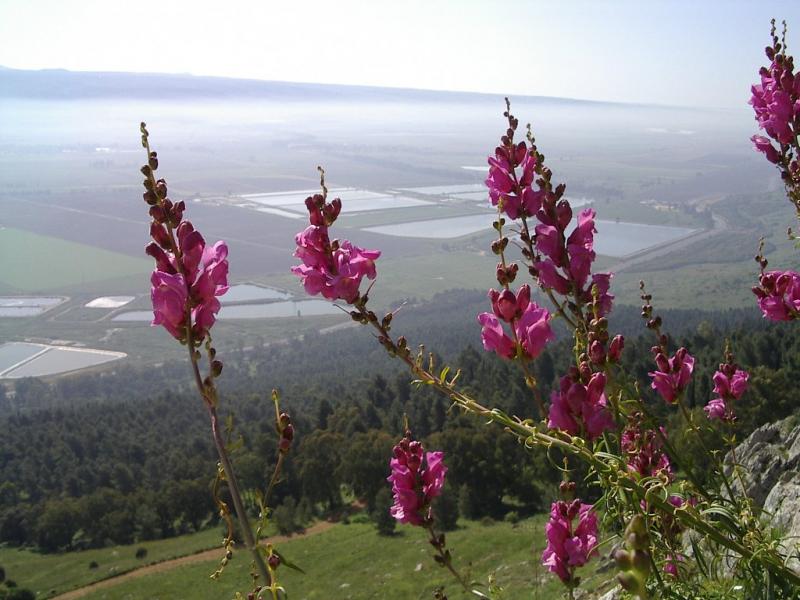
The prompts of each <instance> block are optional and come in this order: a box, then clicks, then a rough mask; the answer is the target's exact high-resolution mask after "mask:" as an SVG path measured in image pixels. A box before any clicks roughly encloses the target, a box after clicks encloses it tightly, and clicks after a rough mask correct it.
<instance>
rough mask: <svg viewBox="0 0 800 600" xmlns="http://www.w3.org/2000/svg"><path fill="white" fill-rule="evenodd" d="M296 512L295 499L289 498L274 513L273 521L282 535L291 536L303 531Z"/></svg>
mask: <svg viewBox="0 0 800 600" xmlns="http://www.w3.org/2000/svg"><path fill="white" fill-rule="evenodd" d="M295 511H296V507H295V502H294V498H291V497H289V498H287V499H286V500H285V501H284V502H283V504H281V505H280V506H279V507H278V508H276V509H275V511H274V512H273V513H272V520H273V522H274V523H275V526H276V527H277V528H278V532H279V533H281V534H282V535H290V534H292V533H296V532H297V531H300V530H301V529H302V525H300V524H299V523H298V522H297V519H296V517H295Z"/></svg>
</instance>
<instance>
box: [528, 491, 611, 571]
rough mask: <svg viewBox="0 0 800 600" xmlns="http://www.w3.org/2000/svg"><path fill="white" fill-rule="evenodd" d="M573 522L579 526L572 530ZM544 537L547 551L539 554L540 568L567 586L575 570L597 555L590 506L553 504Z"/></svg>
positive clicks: (595, 535)
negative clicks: (540, 556) (541, 566)
mask: <svg viewBox="0 0 800 600" xmlns="http://www.w3.org/2000/svg"><path fill="white" fill-rule="evenodd" d="M576 518H577V519H578V524H577V526H576V527H574V528H573V521H574V520H575V519H576ZM545 535H546V537H547V547H546V548H545V550H544V552H543V553H542V565H544V566H545V567H547V569H548V570H549V571H550V572H551V573H555V574H556V575H557V576H558V578H559V579H561V581H562V582H564V583H566V584H569V583H571V582H572V581H573V578H574V571H575V568H576V567H581V566H583V565H585V564H586V563H588V562H589V559H591V558H592V557H593V556H595V555H596V554H597V539H598V536H597V515H596V513H595V512H594V510H593V508H592V506H591V505H590V504H582V503H581V501H580V500H574V501H572V502H569V503H568V502H564V501H563V500H560V501H558V502H554V503H553V504H552V505H551V507H550V520H549V521H548V522H547V525H545Z"/></svg>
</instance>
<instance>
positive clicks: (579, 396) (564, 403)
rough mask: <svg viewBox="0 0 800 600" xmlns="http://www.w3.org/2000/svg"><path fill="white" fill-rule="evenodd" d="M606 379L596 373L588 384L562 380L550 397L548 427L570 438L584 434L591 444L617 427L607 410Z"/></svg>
mask: <svg viewBox="0 0 800 600" xmlns="http://www.w3.org/2000/svg"><path fill="white" fill-rule="evenodd" d="M605 384H606V377H605V375H603V374H602V373H595V374H593V375H592V377H591V379H589V384H588V385H586V386H585V385H583V384H582V383H580V382H579V381H573V380H572V379H571V378H570V377H569V376H566V375H565V376H564V377H562V378H561V382H560V389H559V391H558V392H553V393H552V395H551V398H550V412H549V414H548V422H547V426H548V427H550V428H551V429H560V430H561V431H565V432H567V433H569V434H571V435H583V436H585V438H586V439H587V440H588V441H592V440H595V439H597V438H598V437H600V436H601V435H602V434H603V432H604V431H607V430H610V429H613V428H614V419H613V418H612V416H611V413H610V412H609V410H608V402H607V400H606V396H605Z"/></svg>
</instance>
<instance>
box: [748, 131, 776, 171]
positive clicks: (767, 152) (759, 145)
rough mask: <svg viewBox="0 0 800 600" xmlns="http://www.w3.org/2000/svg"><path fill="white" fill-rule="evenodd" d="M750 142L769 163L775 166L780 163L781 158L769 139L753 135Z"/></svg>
mask: <svg viewBox="0 0 800 600" xmlns="http://www.w3.org/2000/svg"><path fill="white" fill-rule="evenodd" d="M750 140H751V141H752V142H753V145H754V146H755V149H756V150H757V151H758V152H761V153H763V154H764V156H766V157H767V160H768V161H769V162H771V163H773V164H776V163H778V162H779V161H780V159H781V156H780V154H778V151H777V150H776V149H775V146H773V145H772V143H771V142H770V141H769V139H767V138H765V137H764V136H763V135H754V136H753V137H751V138H750Z"/></svg>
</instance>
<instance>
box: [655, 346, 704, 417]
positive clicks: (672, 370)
mask: <svg viewBox="0 0 800 600" xmlns="http://www.w3.org/2000/svg"><path fill="white" fill-rule="evenodd" d="M656 364H657V365H658V368H659V369H660V370H658V371H651V372H650V373H648V375H650V377H652V378H653V383H652V384H651V387H652V388H653V389H654V390H656V391H657V392H658V393H659V394H661V397H662V398H664V400H666V401H667V402H669V403H670V404H672V403H673V402H675V400H676V399H677V398H678V396H679V395H680V394H682V393H683V390H685V389H686V386H688V385H689V382H690V381H691V379H692V371H693V370H694V357H693V356H692V355H691V354H689V353H688V352H687V351H686V348H679V349H678V351H677V352H675V356H673V357H672V358H670V359H669V360H667V358H666V356H664V355H663V354H661V353H660V352H659V354H657V355H656Z"/></svg>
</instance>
